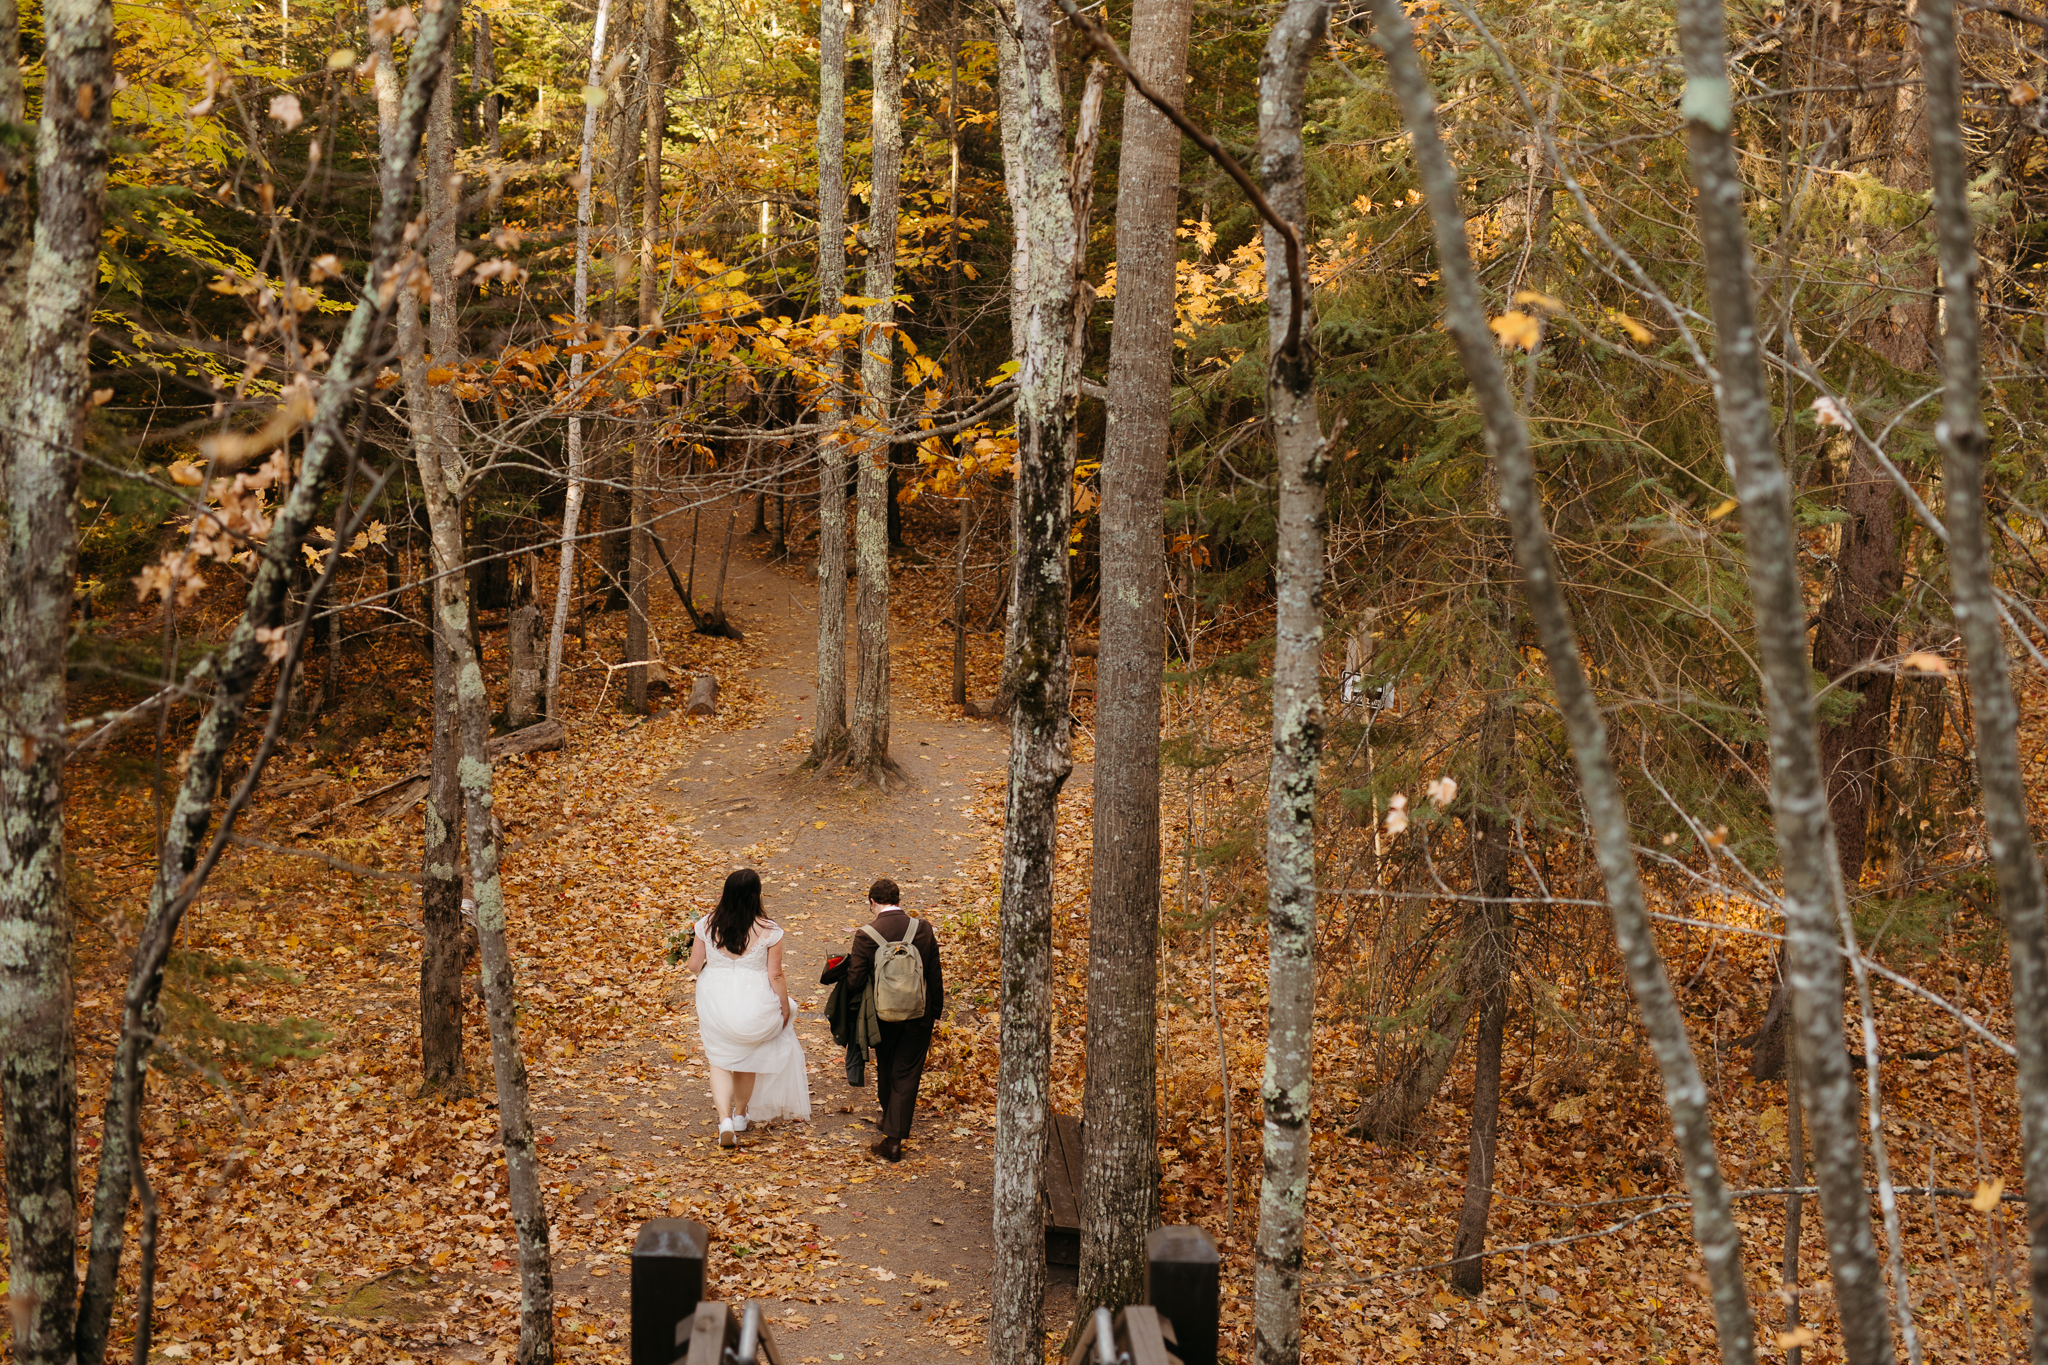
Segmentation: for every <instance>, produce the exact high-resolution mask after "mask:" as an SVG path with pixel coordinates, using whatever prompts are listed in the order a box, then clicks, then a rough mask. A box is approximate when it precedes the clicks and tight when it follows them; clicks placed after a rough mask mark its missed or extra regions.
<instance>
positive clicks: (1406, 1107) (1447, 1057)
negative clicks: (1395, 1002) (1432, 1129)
mask: <svg viewBox="0 0 2048 1365" xmlns="http://www.w3.org/2000/svg"><path fill="white" fill-rule="evenodd" d="M1471 1021H1472V998H1471V996H1470V995H1469V994H1455V993H1454V998H1450V999H1444V1000H1440V1001H1439V1002H1438V1003H1437V1005H1436V1007H1435V1008H1434V1009H1432V1010H1431V1011H1430V1013H1429V1017H1428V1018H1427V1019H1425V1020H1424V1021H1423V1026H1422V1029H1421V1034H1422V1036H1421V1038H1420V1039H1419V1040H1418V1041H1417V1042H1416V1044H1415V1046H1414V1048H1413V1049H1412V1050H1411V1051H1409V1052H1408V1053H1407V1054H1406V1055H1405V1056H1403V1057H1402V1058H1401V1062H1400V1065H1399V1067H1398V1068H1396V1070H1395V1071H1394V1075H1393V1078H1392V1079H1391V1080H1389V1081H1387V1082H1386V1084H1384V1085H1382V1086H1381V1087H1380V1088H1379V1089H1377V1090H1375V1091H1373V1092H1372V1093H1371V1094H1370V1095H1367V1096H1366V1097H1365V1098H1364V1099H1363V1100H1361V1101H1360V1102H1359V1105H1358V1108H1357V1110H1356V1111H1354V1112H1353V1113H1352V1115H1351V1117H1350V1118H1349V1119H1347V1120H1345V1123H1344V1131H1345V1132H1346V1133H1348V1134H1350V1135H1351V1136H1352V1137H1359V1138H1368V1139H1370V1140H1372V1141H1374V1142H1381V1143H1392V1142H1407V1141H1409V1140H1410V1139H1412V1138H1413V1137H1414V1136H1415V1134H1416V1130H1417V1127H1418V1125H1419V1121H1420V1120H1421V1118H1422V1114H1423V1111H1424V1110H1426V1109H1428V1108H1429V1105H1430V1101H1432V1100H1434V1099H1435V1098H1436V1092H1437V1091H1438V1090H1440V1089H1442V1088H1443V1083H1444V1078H1445V1077H1446V1076H1448V1075H1449V1074H1450V1070H1451V1063H1452V1062H1453V1061H1455V1060H1456V1059H1457V1055H1458V1045H1459V1044H1460V1043H1462V1042H1464V1040H1465V1030H1466V1028H1467V1027H1468V1026H1469V1025H1470V1023H1471Z"/></svg>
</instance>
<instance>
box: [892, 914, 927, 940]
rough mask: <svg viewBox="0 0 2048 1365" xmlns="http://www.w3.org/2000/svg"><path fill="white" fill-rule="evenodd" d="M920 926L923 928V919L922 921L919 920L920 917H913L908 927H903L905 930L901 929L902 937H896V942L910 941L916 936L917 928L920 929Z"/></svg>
mask: <svg viewBox="0 0 2048 1365" xmlns="http://www.w3.org/2000/svg"><path fill="white" fill-rule="evenodd" d="M922 928H924V921H923V920H921V919H914V920H912V921H910V927H909V928H908V929H905V930H904V931H903V937H902V938H900V939H898V940H897V942H898V943H909V942H910V941H911V940H912V939H914V938H916V937H917V931H918V930H920V929H922Z"/></svg>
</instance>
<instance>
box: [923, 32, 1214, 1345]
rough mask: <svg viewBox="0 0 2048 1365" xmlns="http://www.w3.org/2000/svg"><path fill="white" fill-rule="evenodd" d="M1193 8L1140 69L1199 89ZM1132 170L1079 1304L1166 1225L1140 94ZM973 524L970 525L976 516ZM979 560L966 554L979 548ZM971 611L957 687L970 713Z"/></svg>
mask: <svg viewBox="0 0 2048 1365" xmlns="http://www.w3.org/2000/svg"><path fill="white" fill-rule="evenodd" d="M1193 13H1194V8H1193V4H1192V0H1135V3H1134V4H1133V5H1132V7H1131V48H1130V54H1129V55H1130V60H1131V65H1132V67H1133V68H1134V69H1135V70H1136V71H1137V72H1138V74H1139V76H1140V77H1142V78H1143V79H1144V80H1145V82H1146V83H1147V84H1148V85H1150V86H1151V87H1152V88H1153V89H1155V90H1170V91H1174V92H1176V93H1178V92H1179V91H1180V90H1181V89H1182V88H1183V87H1184V86H1185V85H1186V83H1187V75H1186V73H1187V58H1188V30H1189V26H1190V23H1191V21H1192V17H1193ZM1120 145H1121V151H1120V152H1119V154H1118V161H1117V204H1116V263H1117V273H1116V297H1115V301H1114V304H1113V308H1114V313H1113V316H1112V318H1111V325H1110V333H1109V337H1110V341H1109V419H1108V426H1107V428H1106V430H1105V431H1104V433H1103V446H1102V511H1101V517H1102V537H1101V540H1102V592H1101V594H1100V601H1101V607H1102V633H1101V640H1102V652H1101V654H1100V656H1099V658H1098V660H1097V663H1096V683H1095V688H1096V692H1095V770H1096V772H1097V773H1098V774H1100V775H1101V776H1100V780H1098V781H1097V783H1096V789H1095V830H1094V835H1095V860H1094V873H1093V877H1092V880H1091V882H1090V885H1089V891H1088V904H1089V913H1088V920H1089V932H1088V1072H1087V1094H1086V1097H1085V1098H1084V1100H1083V1104H1082V1107H1083V1110H1084V1112H1086V1113H1087V1115H1088V1125H1087V1129H1086V1132H1085V1138H1086V1152H1085V1157H1084V1160H1083V1166H1082V1174H1081V1284H1080V1291H1079V1297H1078V1300H1077V1302H1078V1306H1079V1308H1080V1310H1081V1312H1083V1313H1085V1312H1087V1311H1088V1310H1089V1309H1092V1308H1094V1307H1096V1306H1098V1305H1108V1306H1109V1307H1111V1308H1118V1307H1121V1306H1122V1305H1124V1304H1127V1303H1139V1302H1142V1301H1143V1298H1144V1288H1145V1234H1146V1233H1147V1232H1149V1231H1150V1230H1151V1229H1152V1228H1153V1227H1155V1226H1156V1225H1157V1224H1158V1222H1159V1155H1158V1124H1159V1113H1158V1095H1157V1093H1156V1092H1157V1089H1158V1079H1157V1071H1158V1062H1157V1058H1156V1055H1155V1053H1156V1042H1157V1033H1158V1026H1157V1024H1158V1021H1157V1011H1158V1003H1159V1001H1158V997H1159V982H1158V975H1159V698H1160V679H1161V677H1162V675H1163V674H1164V672H1165V669H1166V606H1165V601H1166V550H1165V544H1166V502H1165V498H1166V456H1167V431H1168V420H1167V419H1168V412H1167V406H1168V399H1169V396H1170V394H1171V392H1172V384H1173V325H1174V312H1173V304H1174V264H1175V256H1176V253H1175V250H1174V246H1175V239H1174V229H1176V228H1177V227H1179V226H1180V130H1179V129H1178V128H1175V127H1174V126H1173V124H1172V122H1171V121H1170V120H1168V119H1167V117H1166V115H1164V114H1162V113H1160V112H1159V111H1158V110H1157V109H1154V108H1153V107H1152V106H1151V104H1150V103H1148V102H1147V101H1145V100H1142V99H1139V98H1137V96H1136V95H1135V94H1132V95H1129V96H1128V97H1127V98H1126V99H1125V100H1124V124H1123V137H1122V142H1121V144H1120ZM962 517H963V520H964V517H965V511H964V509H963V512H962ZM963 548H964V546H963ZM964 610H965V604H964V603H960V604H958V605H957V606H956V610H955V613H954V615H955V621H954V630H955V632H956V634H955V636H954V639H955V641H956V643H955V646H954V649H955V658H956V664H955V667H954V674H955V678H956V683H955V686H956V689H957V690H958V691H959V692H960V693H961V697H960V700H961V701H963V702H964V701H965V699H966V698H965V670H964V668H962V667H961V666H960V664H961V663H964V658H962V654H963V651H962V650H961V648H960V645H961V644H962V643H964V641H965V634H964V631H965V624H964V622H962V621H961V620H960V619H959V618H960V616H961V615H962V613H963V612H964Z"/></svg>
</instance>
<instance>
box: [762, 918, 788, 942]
mask: <svg viewBox="0 0 2048 1365" xmlns="http://www.w3.org/2000/svg"><path fill="white" fill-rule="evenodd" d="M782 932H783V931H782V926H781V925H779V924H777V923H776V922H775V921H774V920H772V919H764V920H762V921H761V937H760V938H758V939H756V940H755V942H757V943H759V944H760V945H761V946H762V947H763V948H773V947H774V946H775V945H776V944H778V943H780V942H782Z"/></svg>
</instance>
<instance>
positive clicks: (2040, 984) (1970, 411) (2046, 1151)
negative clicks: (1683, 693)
mask: <svg viewBox="0 0 2048 1365" xmlns="http://www.w3.org/2000/svg"><path fill="white" fill-rule="evenodd" d="M1919 24H1920V40H1921V48H1922V58H1921V62H1922V66H1923V69H1924V71H1925V73H1926V78H1927V136H1928V162H1929V164H1930V165H1931V166H1932V167H1933V170H1934V214H1935V223H1936V229H1937V238H1938V242H1939V245H1940V252H1941V287H1942V297H1943V301H1944V308H1943V310H1942V311H1943V317H1944V320H1945V323H1946V336H1945V337H1944V338H1943V340H1944V346H1943V354H1942V378H1943V388H1942V405H1941V406H1942V410H1941V421H1940V422H1939V423H1937V424H1936V426H1935V429H1934V431H1935V436H1936V438H1937V439H1938V440H1939V441H1940V442H1941V452H1942V467H1943V473H1944V475H1945V477H1944V479H1943V481H1942V491H1943V494H1944V496H1945V498H1946V501H1947V507H1946V509H1945V516H1946V521H1947V524H1948V572H1949V584H1950V593H1949V601H1950V605H1951V608H1952V610H1953V611H1954V613H1955V618H1956V628H1957V630H1958V631H1960V632H1961V634H1962V637H1963V648H1964V650H1965V651H1966V652H1967V656H1968V660H1969V676H1970V700H1971V707H1970V714H1971V718H1972V719H1973V720H1974V722H1975V725H1976V740H1977V743H1976V752H1977V783H1978V791H1979V794H1980V799H1981V800H1982V802H1983V808H1984V833H1985V841H1986V843H1987V844H1988V846H1989V847H1990V850H1991V861H1992V865H1993V867H1994V869H1995V870H1996V873H1997V877H1998V897H1999V904H2000V906H2001V907H2002V908H2003V910H2004V914H2005V924H2006V934H2007V936H2008V939H2009V952H2010V954H2011V960H2012V1011H2013V1020H2014V1023H2015V1027H2014V1029H2013V1043H2014V1046H2015V1048H2016V1050H2017V1052H2018V1054H2019V1057H2018V1060H2019V1097H2020V1131H2021V1139H2022V1145H2023V1148H2024V1170H2025V1175H2026V1189H2027V1227H2028V1236H2027V1250H2028V1270H2029V1281H2030V1283H2031V1286H2032V1289H2033V1315H2032V1316H2033V1321H2032V1327H2031V1340H2032V1357H2033V1360H2034V1361H2035V1365H2042V1362H2048V888H2044V886H2043V883H2042V877H2041V863H2040V859H2039V857H2038V856H2037V855H2036V854H2035V851H2034V841H2033V833H2032V831H2031V830H2030V828H2029V826H2028V822H2027V815H2028V806H2027V789H2026V784H2025V781H2024V779H2023V777H2022V774H2021V769H2020V749H2019V722H2020V712H2019V704H2018V702H2017V700H2016V698H2015V697H2014V695H2013V686H2012V679H2011V677H2010V676H2009V675H2008V673H2007V670H2006V659H2005V639H2004V632H2003V631H2002V630H2001V629H2000V627H1999V619H1998V599H1997V594H1996V588H1995V586H1994V584H1993V581H1992V576H1991V573H1992V567H1991V546H1990V543H1989V537H1988V536H1987V535H1986V534H1985V530H1984V527H1985V517H1986V512H1985V508H1984V453H1985V449H1986V447H1987V446H1988V444H1989V441H1988V440H1987V438H1986V436H1985V431H1984V415H1983V411H1982V409H1981V408H1980V406H1979V398H1978V389H1979V385H1980V384H1981V383H1982V377H1981V375H1980V373H1979V369H1978V367H1979V364H1980V363H1981V362H1980V350H1979V342H1978V330H1977V329H1978V323H1977V246H1976V236H1975V229H1974V225H1973V224H1972V222H1971V218H1970V160H1969V155H1968V152H1967V149H1966V148H1965V146H1964V143H1963V131H1962V76H1961V73H1960V71H1959V69H1958V62H1957V58H1956V24H1955V11H1954V8H1953V5H1952V0H1920V12H1919Z"/></svg>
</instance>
